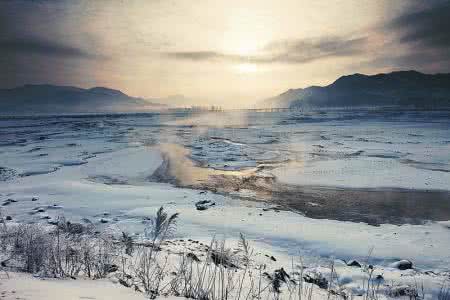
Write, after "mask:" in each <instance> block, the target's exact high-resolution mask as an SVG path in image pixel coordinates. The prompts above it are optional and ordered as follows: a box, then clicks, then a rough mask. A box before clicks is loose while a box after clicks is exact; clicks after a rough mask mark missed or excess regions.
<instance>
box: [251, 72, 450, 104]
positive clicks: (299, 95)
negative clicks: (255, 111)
mask: <svg viewBox="0 0 450 300" xmlns="http://www.w3.org/2000/svg"><path fill="white" fill-rule="evenodd" d="M362 106H368V107H370V106H397V107H417V108H443V107H446V108H449V107H450V74H434V75H430V74H423V73H420V72H417V71H398V72H392V73H387V74H377V75H364V74H353V75H348V76H342V77H340V78H338V79H337V80H336V81H334V82H333V83H332V84H330V85H328V86H323V87H322V86H310V87H307V88H303V89H302V88H299V89H290V90H288V91H286V92H284V93H282V94H280V95H278V96H275V97H272V98H268V99H265V100H263V101H261V102H259V103H258V107H265V108H267V107H286V108H287V107H290V108H293V107H299V108H308V107H362Z"/></svg>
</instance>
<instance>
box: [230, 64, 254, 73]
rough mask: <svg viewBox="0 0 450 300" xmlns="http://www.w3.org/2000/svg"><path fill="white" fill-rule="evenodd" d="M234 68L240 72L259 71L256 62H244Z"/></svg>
mask: <svg viewBox="0 0 450 300" xmlns="http://www.w3.org/2000/svg"><path fill="white" fill-rule="evenodd" d="M234 69H235V70H236V71H237V72H239V73H255V72H257V71H258V66H257V65H256V64H250V63H243V64H238V65H236V66H234Z"/></svg>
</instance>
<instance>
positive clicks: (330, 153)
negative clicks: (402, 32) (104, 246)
mask: <svg viewBox="0 0 450 300" xmlns="http://www.w3.org/2000/svg"><path fill="white" fill-rule="evenodd" d="M232 114H233V113H232V112H231V113H217V114H212V115H206V116H201V117H199V116H191V115H177V116H174V115H156V114H137V115H97V116H64V117H45V118H44V117H42V118H41V117H35V118H22V119H8V118H3V119H0V134H1V136H2V140H1V141H0V166H1V168H0V200H2V202H3V200H6V199H8V198H14V199H18V202H16V203H11V204H10V205H8V206H5V207H2V210H3V211H2V213H5V214H8V215H11V216H12V217H13V218H14V219H15V220H17V221H24V222H46V221H47V220H46V219H41V218H43V217H46V216H48V217H50V218H52V219H55V218H56V217H57V216H59V215H61V214H64V215H65V216H66V218H68V219H73V220H75V221H77V220H78V221H81V220H83V219H88V220H90V221H91V222H93V223H96V224H97V226H99V227H101V228H105V229H110V230H116V231H120V230H125V231H129V232H131V233H133V234H134V233H137V234H142V232H143V229H144V226H145V224H143V223H142V222H143V221H144V219H145V218H146V217H149V216H152V215H153V214H154V212H155V211H156V209H157V208H159V207H160V206H161V205H164V206H165V208H166V209H168V210H169V212H175V211H176V212H179V213H181V216H180V223H179V226H178V229H177V237H189V238H191V237H192V238H197V239H201V240H209V239H210V238H211V237H212V236H213V235H216V236H217V237H226V238H227V239H230V240H235V239H237V238H238V234H239V232H242V233H244V234H245V235H246V236H247V237H248V238H249V239H250V240H251V241H252V242H253V243H254V244H255V245H258V247H260V248H262V249H267V250H268V251H271V253H275V254H277V256H279V257H280V259H281V260H283V257H285V258H286V260H288V259H287V257H288V255H297V254H301V255H302V256H304V257H305V260H307V261H310V262H313V261H322V262H323V261H329V260H330V259H332V258H341V259H358V258H363V257H365V256H366V255H367V253H368V251H369V249H370V248H371V247H372V246H375V249H374V252H373V259H374V260H375V261H376V262H377V263H379V264H381V265H387V264H389V263H392V262H393V261H395V260H398V259H403V258H404V259H409V260H412V261H413V262H414V263H415V265H417V266H418V267H420V268H435V269H448V266H449V265H450V254H449V253H448V251H447V249H449V248H450V234H449V232H450V231H449V228H448V224H447V223H446V222H445V221H447V220H441V221H443V222H440V223H438V222H431V221H430V222H424V223H423V224H420V225H408V224H405V225H401V226H397V225H392V224H381V225H380V226H377V227H375V226H371V225H368V224H365V223H356V222H341V221H337V220H333V219H332V218H331V217H330V219H312V218H308V217H305V216H303V215H301V214H299V213H295V212H291V211H287V210H281V211H278V210H267V211H266V210H263V209H265V208H268V207H272V204H270V203H263V202H257V201H249V200H256V198H257V195H256V194H257V193H255V190H249V189H246V188H242V190H239V191H234V192H233V193H232V194H231V195H225V194H217V193H212V192H206V193H202V194H200V193H199V191H198V190H195V189H189V188H187V187H180V186H174V185H171V184H167V183H159V182H154V180H152V178H151V176H152V175H153V173H154V172H155V170H157V169H158V167H159V166H160V165H161V164H162V163H163V155H162V153H161V151H160V148H161V145H163V144H164V143H172V144H176V145H179V146H180V147H182V148H183V149H188V150H190V152H188V153H189V154H188V155H189V157H188V158H189V159H192V165H194V166H196V167H201V168H204V169H221V170H227V171H235V170H243V169H245V170H247V169H252V168H254V167H255V166H257V167H261V168H260V169H261V170H263V171H261V174H259V175H260V176H262V175H264V173H263V172H265V173H273V174H274V175H275V176H276V180H277V181H278V182H282V183H289V184H292V185H295V186H302V185H316V186H328V187H341V188H348V187H352V188H375V187H376V188H380V187H385V188H386V187H387V188H408V189H425V190H431V189H440V190H450V172H448V171H447V170H449V168H450V167H449V166H450V156H449V155H448V154H449V153H450V143H449V142H448V141H449V136H450V126H449V125H450V124H449V123H450V121H449V120H450V118H449V116H448V115H446V114H442V113H441V114H436V113H433V112H428V113H427V112H422V113H421V114H417V113H406V112H405V113H403V114H392V113H388V112H387V113H386V114H382V113H377V114H374V113H371V112H364V111H362V112H350V113H349V112H347V113H345V112H329V113H326V114H324V113H314V112H311V113H308V114H307V115H306V114H304V113H301V112H285V113H239V114H238V115H235V116H233V115H232ZM187 175H190V174H187ZM33 197H38V198H39V199H38V200H36V201H32V200H31V199H32V198H33ZM243 198H245V199H243ZM246 199H247V200H246ZM202 200H211V201H213V202H215V203H216V205H215V206H214V207H211V208H209V209H208V210H205V211H198V210H196V208H195V203H196V202H198V201H202ZM54 205H56V207H58V209H49V207H55V206H54ZM319 206H320V205H319V204H318V203H315V202H310V203H309V207H311V208H317V207H319ZM35 207H46V208H47V209H46V211H45V212H44V213H36V214H30V212H32V211H33V209H34V208H35ZM104 212H107V213H108V214H109V215H108V216H107V217H105V216H103V215H102V214H103V213H104ZM101 218H105V219H108V223H104V224H103V223H101V221H100V220H101ZM287 264H289V262H288V261H287Z"/></svg>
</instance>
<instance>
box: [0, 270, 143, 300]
mask: <svg viewBox="0 0 450 300" xmlns="http://www.w3.org/2000/svg"><path fill="white" fill-rule="evenodd" d="M0 276H1V279H0V298H1V299H5V300H17V299H22V300H26V299H27V300H62V299H64V300H79V299H96V300H142V299H145V297H144V295H143V294H142V293H138V292H134V291H133V290H132V289H128V288H125V287H123V286H121V285H119V284H113V283H112V281H111V280H109V279H101V280H88V279H82V278H79V279H77V280H72V279H49V278H45V279H41V278H37V277H34V276H33V275H31V274H26V273H16V272H9V278H8V277H7V276H6V274H4V273H2V274H1V275H0Z"/></svg>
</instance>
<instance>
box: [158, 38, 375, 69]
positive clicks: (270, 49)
mask: <svg viewBox="0 0 450 300" xmlns="http://www.w3.org/2000/svg"><path fill="white" fill-rule="evenodd" d="M366 46H367V38H366V37H356V38H354V37H348V38H342V37H322V38H315V39H296V40H282V41H274V42H272V43H269V44H267V45H266V46H265V47H263V48H262V49H260V51H258V52H256V53H255V54H251V55H241V54H230V53H222V52H215V51H181V52H166V53H163V54H164V55H165V56H167V57H169V58H172V59H178V60H191V61H214V60H216V61H217V60H220V61H229V62H237V63H261V64H264V63H266V64H268V63H285V64H302V63H308V62H312V61H315V60H318V59H323V58H330V57H344V56H351V55H358V54H362V53H363V52H364V49H365V48H366Z"/></svg>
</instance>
